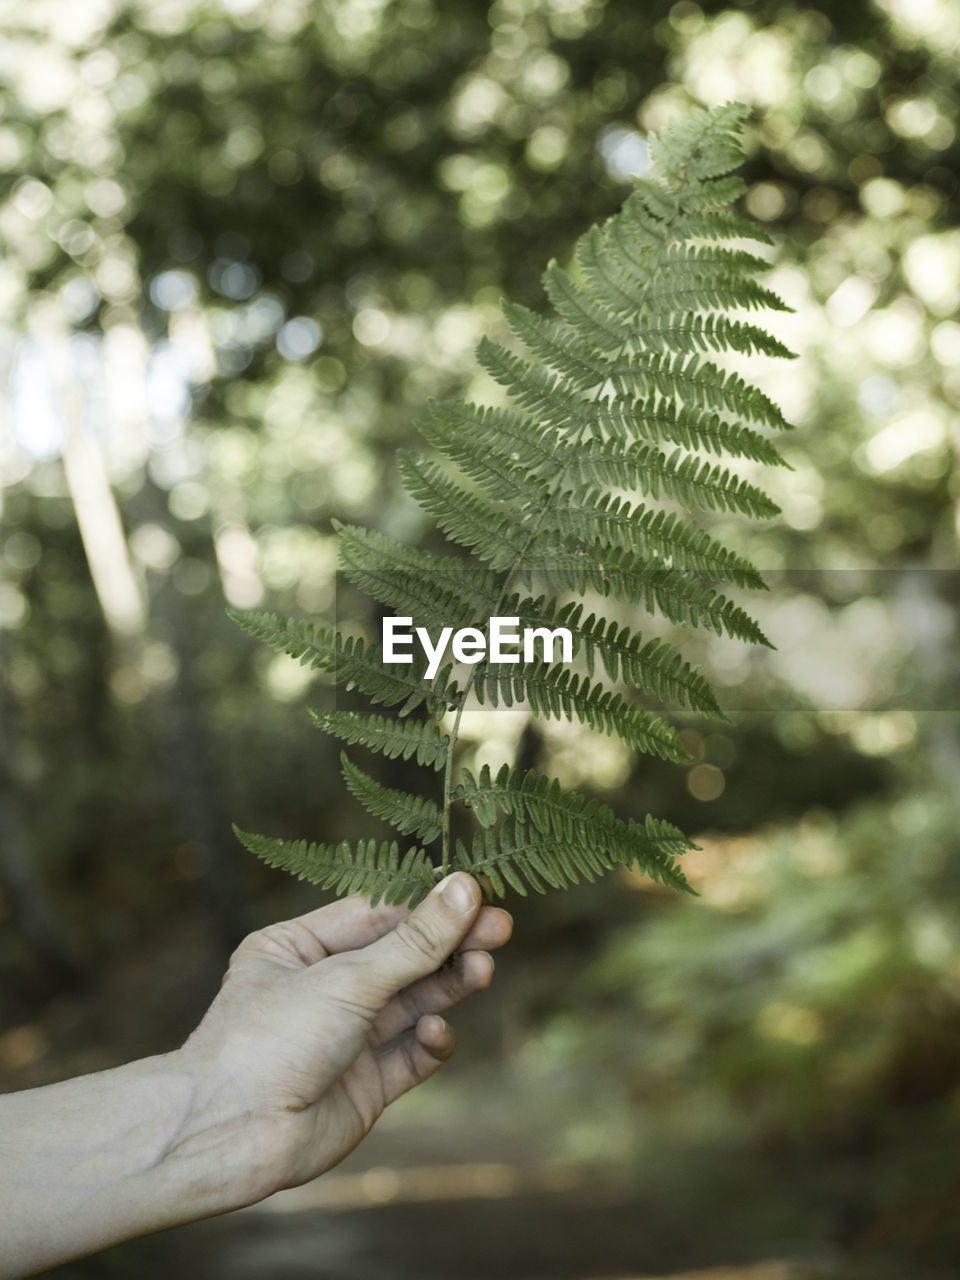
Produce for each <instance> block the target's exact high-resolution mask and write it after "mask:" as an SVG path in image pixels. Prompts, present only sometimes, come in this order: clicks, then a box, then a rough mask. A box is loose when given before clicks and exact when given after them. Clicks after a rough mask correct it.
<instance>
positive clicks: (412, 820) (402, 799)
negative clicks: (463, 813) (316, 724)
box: [340, 752, 443, 844]
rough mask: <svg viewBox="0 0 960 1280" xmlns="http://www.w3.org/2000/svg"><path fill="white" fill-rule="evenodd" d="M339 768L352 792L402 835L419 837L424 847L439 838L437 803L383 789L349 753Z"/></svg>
mask: <svg viewBox="0 0 960 1280" xmlns="http://www.w3.org/2000/svg"><path fill="white" fill-rule="evenodd" d="M340 769H341V772H342V773H343V779H344V781H345V782H346V784H347V787H348V789H349V790H350V792H351V793H352V794H353V795H355V796H356V797H357V799H358V800H359V801H360V803H361V804H362V805H363V807H364V808H365V809H366V810H367V812H368V813H372V814H373V816H374V817H375V818H382V819H383V820H384V822H389V823H390V825H391V826H393V827H396V829H397V830H398V831H399V832H400V834H401V835H402V836H416V837H417V838H418V839H419V840H422V841H423V843H424V844H432V843H433V841H434V840H436V839H438V838H439V836H440V833H441V831H442V830H443V822H442V819H441V815H440V810H439V809H438V808H437V806H436V804H435V803H434V801H432V800H429V799H427V798H426V797H425V796H415V795H411V793H410V792H409V791H397V790H396V789H395V788H394V787H384V786H381V784H380V783H379V782H377V781H376V780H375V779H374V778H371V777H370V775H369V774H368V773H364V772H363V770H362V769H358V768H357V766H356V765H355V764H354V763H353V762H352V761H351V760H350V758H349V756H348V755H347V754H346V752H341V754H340Z"/></svg>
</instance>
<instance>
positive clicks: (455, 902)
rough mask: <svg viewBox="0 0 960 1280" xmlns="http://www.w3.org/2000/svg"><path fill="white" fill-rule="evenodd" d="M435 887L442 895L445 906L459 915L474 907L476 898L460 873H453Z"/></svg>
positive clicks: (466, 880) (468, 883)
mask: <svg viewBox="0 0 960 1280" xmlns="http://www.w3.org/2000/svg"><path fill="white" fill-rule="evenodd" d="M437 887H438V888H439V890H440V892H441V893H442V894H443V900H444V902H445V903H446V904H447V906H448V907H452V908H453V910H454V911H457V912H459V913H460V914H461V915H463V913H464V912H466V911H472V910H473V908H474V906H476V902H477V896H476V894H475V893H474V892H473V886H472V885H471V883H470V881H469V880H468V879H467V877H466V876H465V875H464V873H463V872H462V871H455V872H454V873H453V875H450V876H447V878H446V880H441V881H440V884H439V885H438V886H437Z"/></svg>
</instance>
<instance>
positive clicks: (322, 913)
mask: <svg viewBox="0 0 960 1280" xmlns="http://www.w3.org/2000/svg"><path fill="white" fill-rule="evenodd" d="M409 914H410V912H409V911H408V909H407V908H406V907H405V906H402V907H389V906H385V905H384V904H383V903H380V904H379V905H378V906H376V907H371V906H370V903H369V901H368V900H367V899H366V898H363V897H360V896H359V895H354V896H353V897H352V898H341V899H340V901H339V902H331V903H329V904H328V905H327V906H325V907H317V908H316V910H314V911H308V912H307V914H306V915H303V916H297V917H296V919H294V920H287V921H284V922H283V924H284V925H285V926H287V927H293V928H295V929H296V930H297V932H298V933H300V934H301V935H302V936H304V937H309V938H311V939H312V940H313V943H314V946H313V947H312V948H310V950H311V951H313V952H314V953H315V954H314V955H313V956H312V958H311V959H310V960H309V961H308V963H311V964H316V962H317V961H318V960H323V959H325V957H326V956H331V955H336V954H337V953H338V952H341V951H355V950H357V948H359V947H365V946H367V944H368V943H371V942H375V941H376V940H377V938H382V937H383V935H384V934H385V933H389V932H390V930H391V929H395V928H396V926H397V924H398V922H399V921H400V920H402V919H404V917H405V916H408V915H409ZM270 928H271V929H274V928H277V926H276V925H271V926H270ZM305 950H306V948H304V947H303V946H301V947H300V951H301V953H303V952H305Z"/></svg>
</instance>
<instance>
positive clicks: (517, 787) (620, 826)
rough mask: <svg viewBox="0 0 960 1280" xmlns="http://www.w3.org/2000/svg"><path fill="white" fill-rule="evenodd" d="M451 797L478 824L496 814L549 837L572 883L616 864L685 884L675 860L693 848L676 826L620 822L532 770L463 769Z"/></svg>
mask: <svg viewBox="0 0 960 1280" xmlns="http://www.w3.org/2000/svg"><path fill="white" fill-rule="evenodd" d="M454 799H456V800H459V801H461V802H462V803H463V804H465V805H466V806H467V807H468V808H470V809H472V810H473V813H474V815H475V817H476V819H477V821H478V822H479V823H480V825H481V827H483V828H490V827H492V826H493V825H494V823H495V822H496V820H497V813H498V812H500V813H503V814H506V815H508V816H510V817H513V818H515V819H516V820H517V821H518V822H520V823H522V824H523V827H524V828H525V829H526V831H527V832H532V833H535V834H536V835H537V836H540V837H543V838H544V839H546V840H553V841H554V842H555V843H556V845H557V847H558V848H559V849H562V850H563V851H564V852H563V853H562V855H561V859H562V861H561V868H560V869H561V871H563V872H564V874H565V875H566V876H567V878H568V879H569V880H570V882H571V883H576V881H577V878H578V876H582V877H584V878H586V879H592V878H593V877H594V876H595V875H598V874H600V873H601V872H602V871H605V870H608V869H609V868H610V867H612V866H615V865H620V866H623V867H636V868H637V869H638V870H640V871H643V872H645V873H647V874H649V875H652V876H653V878H654V879H657V880H660V881H661V882H662V883H670V884H673V885H674V886H675V887H677V888H681V887H682V888H685V889H688V888H689V886H688V885H687V883H686V880H685V878H684V877H683V875H682V872H681V871H680V868H679V867H677V865H676V861H675V860H676V858H677V857H680V856H682V855H683V854H684V853H686V852H687V850H688V849H695V848H697V846H696V845H695V844H693V842H692V841H690V840H688V839H687V837H686V836H685V835H684V834H683V832H682V831H680V830H679V829H678V828H677V827H674V826H671V824H670V823H667V822H658V821H656V820H655V819H649V818H648V820H647V823H646V824H645V825H642V826H641V825H640V824H639V823H637V822H634V821H633V820H631V821H629V822H623V821H621V819H620V818H618V817H616V815H615V814H614V812H613V810H612V809H610V808H608V807H607V806H606V805H604V804H600V802H599V801H597V800H588V799H587V797H586V796H584V795H581V794H580V792H578V791H567V790H564V788H563V787H562V786H561V785H560V783H559V782H558V781H557V779H556V778H547V777H544V776H543V775H542V774H537V773H536V772H535V771H534V770H533V769H530V770H528V772H527V773H525V774H522V773H521V772H520V771H519V770H516V769H511V768H510V766H509V765H503V766H501V768H500V770H499V772H498V773H497V776H496V778H494V777H493V776H492V774H491V771H490V767H489V765H484V766H483V768H482V769H481V770H480V776H479V778H475V777H474V775H473V774H472V773H471V772H470V770H469V769H464V771H463V782H462V783H461V784H460V786H459V787H458V788H457V790H456V791H455V792H454ZM536 870H538V871H539V868H536ZM540 874H541V875H542V874H543V873H542V872H541V873H540ZM548 883H549V881H548Z"/></svg>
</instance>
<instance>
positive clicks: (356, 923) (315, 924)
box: [290, 894, 513, 960]
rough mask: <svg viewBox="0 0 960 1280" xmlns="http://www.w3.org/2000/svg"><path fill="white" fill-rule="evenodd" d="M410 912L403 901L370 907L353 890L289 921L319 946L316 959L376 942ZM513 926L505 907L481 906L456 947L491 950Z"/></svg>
mask: <svg viewBox="0 0 960 1280" xmlns="http://www.w3.org/2000/svg"><path fill="white" fill-rule="evenodd" d="M409 915H410V908H409V907H407V906H405V905H404V906H399V907H398V906H388V905H386V904H384V903H382V902H381V903H379V904H378V905H377V906H376V907H371V906H370V902H369V899H367V898H365V897H362V896H360V895H359V894H355V895H354V896H353V897H350V898H341V899H340V900H339V901H338V902H331V903H328V904H327V906H325V907H316V908H315V909H314V910H313V911H308V912H307V913H306V915H302V916H297V917H296V918H295V919H294V920H292V921H291V922H290V923H291V924H294V925H300V926H302V927H303V928H304V929H306V930H307V932H308V933H309V934H310V935H311V936H312V937H313V939H314V940H315V941H316V943H317V945H318V948H319V953H318V954H317V957H316V959H317V960H322V959H324V957H325V956H333V955H338V954H339V953H340V952H343V951H358V950H359V949H360V948H361V947H365V946H368V945H369V943H371V942H376V941H377V939H378V938H382V937H384V936H385V935H386V934H388V933H390V932H391V931H392V930H394V929H395V928H396V927H397V925H398V924H400V922H401V921H402V920H405V919H406V918H407V917H408V916H409ZM512 927H513V919H512V917H511V915H510V913H509V912H508V911H503V910H501V909H500V908H499V907H486V906H485V907H481V909H480V911H479V912H478V914H477V918H476V920H475V921H474V922H473V925H472V927H471V929H470V931H469V933H468V934H467V935H466V937H465V938H464V939H463V942H462V943H461V944H460V947H459V950H461V951H492V950H494V949H495V948H496V947H500V946H502V945H503V944H504V942H506V940H507V938H509V936H510V931H511V929H512Z"/></svg>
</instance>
